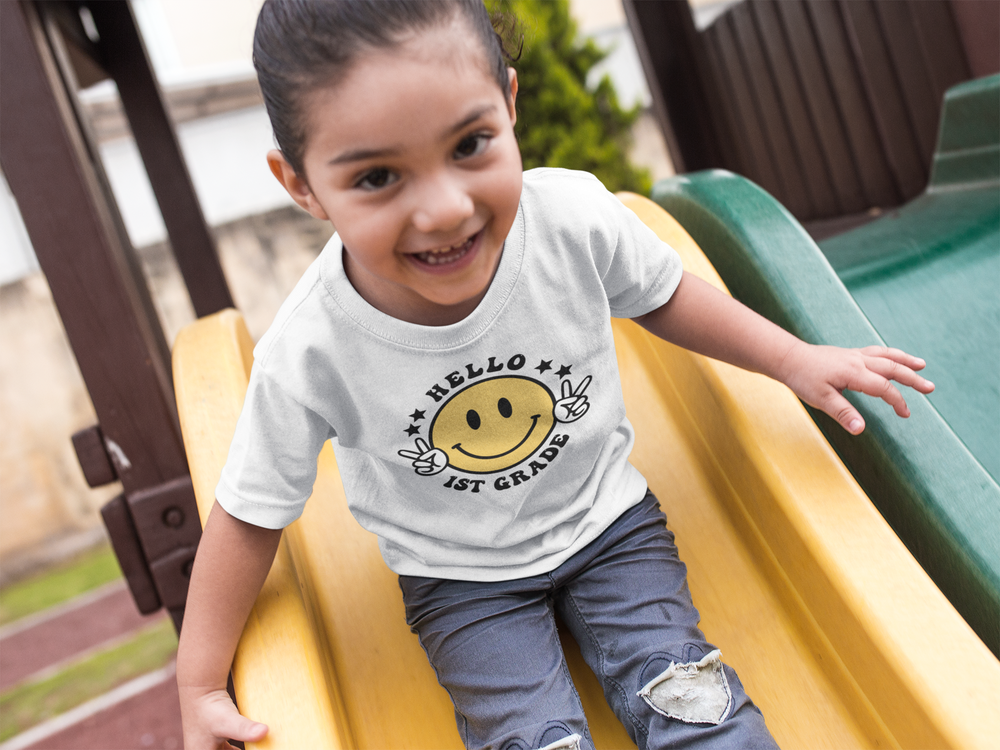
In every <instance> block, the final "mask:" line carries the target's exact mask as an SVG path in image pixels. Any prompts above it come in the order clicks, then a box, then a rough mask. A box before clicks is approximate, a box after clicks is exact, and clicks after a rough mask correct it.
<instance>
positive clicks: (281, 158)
mask: <svg viewBox="0 0 1000 750" xmlns="http://www.w3.org/2000/svg"><path fill="white" fill-rule="evenodd" d="M267 166H269V167H270V168H271V174H273V175H274V176H275V178H276V179H277V180H278V182H280V183H281V186H282V187H283V188H285V190H287V191H288V194H289V195H290V196H292V200H293V201H295V202H296V203H297V204H299V206H301V207H302V208H304V209H305V210H306V211H308V212H309V213H310V214H312V215H313V216H315V217H316V218H317V219H322V220H324V221H329V220H330V217H329V216H327V215H326V211H324V210H323V207H322V206H321V205H320V204H319V201H317V200H316V197H315V196H314V195H313V194H312V190H310V189H309V184H308V183H307V182H306V181H305V180H303V179H302V178H301V177H299V176H298V174H296V173H295V170H294V169H292V165H291V164H289V163H288V162H287V161H286V160H285V155H284V154H282V153H281V152H280V151H278V150H277V149H271V150H270V151H268V152H267Z"/></svg>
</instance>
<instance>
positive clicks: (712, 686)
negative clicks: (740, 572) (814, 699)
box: [400, 493, 777, 750]
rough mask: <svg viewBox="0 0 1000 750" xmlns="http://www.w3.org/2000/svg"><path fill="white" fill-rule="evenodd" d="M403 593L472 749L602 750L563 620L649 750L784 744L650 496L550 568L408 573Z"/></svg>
mask: <svg viewBox="0 0 1000 750" xmlns="http://www.w3.org/2000/svg"><path fill="white" fill-rule="evenodd" d="M400 587H401V588H402V590H403V600H404V602H405V604H406V619H407V623H408V624H409V625H410V627H411V628H412V629H413V631H414V632H415V633H416V634H417V635H418V636H419V637H420V643H421V645H422V646H423V648H424V650H425V651H426V652H427V656H428V658H429V659H430V662H431V664H432V665H433V667H434V669H435V670H436V672H437V676H438V680H439V681H440V683H441V685H443V686H444V688H445V689H446V690H447V691H448V693H449V694H450V695H451V699H452V701H453V702H454V704H455V716H456V719H457V721H458V728H459V732H460V733H461V735H462V740H463V742H464V743H465V745H466V747H468V748H491V749H492V750H534V749H537V748H547V747H551V748H553V749H554V748H577V747H580V748H593V746H594V743H593V740H592V738H591V736H590V732H589V730H588V728H587V720H586V718H585V717H584V714H583V707H582V706H581V704H580V698H579V695H578V694H577V692H576V688H575V687H574V686H573V681H572V679H571V678H570V675H569V670H568V668H567V666H566V660H565V657H564V656H563V652H562V647H561V646H560V643H559V638H558V636H557V634H556V622H555V615H556V614H558V615H559V617H560V619H561V620H562V621H563V623H564V624H565V626H566V628H567V629H568V630H569V631H570V632H571V633H572V634H573V637H574V638H575V639H576V642H577V643H578V644H579V646H580V650H581V651H582V653H583V657H584V659H585V660H586V662H587V664H588V665H589V666H590V668H591V669H592V670H593V671H594V673H595V674H596V675H597V677H598V679H599V680H600V681H601V684H602V686H603V688H604V695H605V697H606V698H607V701H608V703H609V704H610V705H611V708H612V709H613V710H614V712H615V714H617V716H618V718H619V719H620V720H621V722H622V724H624V726H625V728H626V730H627V731H628V733H629V735H630V736H631V737H632V740H633V741H634V742H635V743H636V745H638V747H639V748H640V750H646V749H647V748H649V749H650V750H653V749H654V748H655V749H659V748H695V747H704V748H776V747H777V745H776V744H775V742H774V740H773V739H772V737H771V734H770V732H768V730H767V727H766V726H765V725H764V718H763V716H762V715H761V713H760V710H759V709H758V708H757V707H756V706H755V705H754V704H753V703H752V702H751V700H750V698H749V697H747V695H746V693H745V692H744V690H743V686H742V685H741V684H740V681H739V678H738V677H737V676H736V673H735V672H734V671H733V670H732V669H731V668H730V667H728V666H726V665H724V664H722V662H721V661H719V660H718V652H717V651H716V649H715V647H714V646H712V645H711V644H709V643H707V642H706V641H705V636H704V635H703V634H702V633H701V631H700V630H699V629H698V620H699V615H698V610H696V609H695V608H694V605H693V604H692V602H691V594H690V592H689V591H688V587H687V568H686V567H685V565H684V563H682V562H681V561H680V559H679V558H678V556H677V547H676V546H675V545H674V536H673V534H672V533H671V532H670V531H668V530H667V528H666V517H665V516H664V514H663V513H662V512H661V511H660V507H659V503H657V501H656V498H655V497H654V496H653V495H652V493H647V494H646V496H645V497H644V498H643V500H642V501H641V502H640V503H639V504H638V505H635V506H634V507H632V508H630V509H629V510H628V511H626V512H625V513H624V514H622V516H621V517H620V518H619V519H618V520H617V521H615V523H614V524H612V525H611V527H610V528H608V530H607V531H605V532H604V533H603V534H602V535H601V536H600V537H598V538H597V539H596V540H595V541H594V542H592V543H591V544H590V545H589V546H587V547H585V548H584V549H583V550H581V551H580V552H579V553H577V554H576V555H574V556H573V557H572V558H570V559H569V560H568V561H566V562H565V563H563V564H562V565H561V566H559V567H558V568H556V569H555V570H553V571H552V572H551V573H546V574H543V575H537V576H532V577H530V578H522V579H517V580H512V581H500V582H496V583H478V582H474V581H453V580H444V579H434V578H417V577H411V576H401V577H400ZM640 692H641V693H643V695H640Z"/></svg>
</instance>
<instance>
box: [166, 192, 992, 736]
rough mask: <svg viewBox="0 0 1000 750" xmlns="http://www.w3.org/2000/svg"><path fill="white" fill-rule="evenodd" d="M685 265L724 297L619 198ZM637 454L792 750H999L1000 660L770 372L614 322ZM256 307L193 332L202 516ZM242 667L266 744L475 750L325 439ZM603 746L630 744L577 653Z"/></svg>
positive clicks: (678, 241)
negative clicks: (353, 511)
mask: <svg viewBox="0 0 1000 750" xmlns="http://www.w3.org/2000/svg"><path fill="white" fill-rule="evenodd" d="M621 198H622V200H623V201H624V202H625V204H626V205H628V206H629V207H630V208H632V209H633V210H634V211H635V212H636V213H637V214H638V215H639V216H640V217H641V218H642V219H643V221H645V222H646V223H647V224H648V225H649V226H650V227H652V228H653V230H654V231H656V232H657V233H658V234H659V235H660V236H661V237H662V238H663V239H665V240H666V241H667V242H669V243H671V244H672V245H673V246H674V247H675V248H677V250H678V251H679V252H680V253H681V256H682V257H683V260H684V266H685V268H686V269H687V270H688V271H690V272H692V273H694V274H696V275H698V276H701V277H702V278H704V279H706V280H708V281H710V282H711V283H713V284H715V285H716V286H717V287H719V288H724V287H723V284H722V282H721V281H720V279H719V278H718V276H717V275H716V273H715V271H714V269H713V268H712V266H711V265H710V264H709V263H708V261H707V260H706V259H705V258H704V256H703V255H702V253H701V251H700V250H699V249H698V247H697V246H696V245H695V244H694V242H693V241H692V240H691V238H690V237H689V236H688V235H687V234H686V233H685V232H684V230H683V229H682V228H681V227H680V225H678V224H677V223H676V222H675V221H674V220H673V219H672V218H671V217H670V216H669V215H668V214H666V213H665V212H664V211H663V210H662V209H660V208H659V207H658V206H656V205H655V204H653V203H652V202H651V201H648V200H646V199H645V198H640V197H638V196H635V195H622V196H621ZM615 341H616V346H617V350H618V360H619V366H620V369H621V376H622V385H623V389H624V392H625V402H626V405H627V408H628V414H629V418H630V420H631V421H632V423H633V425H634V426H635V429H636V432H637V438H636V446H635V450H634V452H633V456H632V460H633V462H634V463H635V465H636V466H637V467H638V468H639V469H640V470H641V471H642V473H643V474H644V475H645V476H646V478H647V479H648V480H649V484H650V487H651V488H652V489H653V491H654V492H656V494H657V496H658V497H659V499H660V502H661V504H662V506H663V509H664V511H665V512H666V514H667V518H668V524H669V525H670V526H671V528H672V529H673V530H674V531H675V532H676V534H677V543H678V547H679V549H680V554H681V557H682V559H683V560H684V561H685V562H686V563H687V566H688V572H689V582H690V586H691V591H692V593H693V596H694V602H695V605H696V606H697V607H698V609H699V610H700V612H701V615H702V627H703V629H704V631H705V633H706V635H707V637H708V639H709V640H710V641H711V642H713V643H715V644H716V645H718V646H719V647H720V648H721V649H722V652H723V655H724V657H725V659H726V661H727V662H728V663H729V664H731V665H732V666H733V667H735V669H736V670H737V671H738V672H739V674H740V677H741V678H742V680H743V682H744V683H745V685H746V688H747V692H748V693H749V694H750V695H751V696H752V697H753V699H754V701H755V702H756V703H757V704H758V705H759V706H760V708H761V709H762V710H763V712H764V716H765V717H766V719H767V723H768V726H769V727H770V729H771V731H772V732H773V734H774V736H775V737H776V739H777V740H778V743H779V744H780V745H781V746H782V747H784V748H786V749H792V748H808V749H809V750H816V749H818V748H837V749H838V750H842V749H844V748H862V747H863V748H876V747H878V748H886V747H902V748H960V749H961V750H969V749H971V748H984V749H985V748H996V747H997V742H998V740H997V738H1000V711H998V710H997V697H998V696H1000V663H998V662H997V660H996V659H995V658H994V657H993V655H992V654H991V653H990V652H989V651H988V650H987V648H986V647H985V646H984V645H983V644H982V642H981V641H980V640H979V639H978V638H977V637H976V635H975V634H974V633H973V632H972V630H971V629H970V628H969V627H968V626H967V625H966V623H965V621H964V620H963V619H962V618H961V617H960V616H959V615H958V614H957V613H956V612H955V610H954V609H953V608H952V606H951V605H950V604H949V603H948V601H947V600H946V599H945V598H944V596H942V594H941V593H940V592H939V591H938V590H937V588H936V587H935V586H934V584H933V583H932V582H931V581H930V579H929V578H928V577H927V576H926V575H925V574H924V572H923V570H922V569H921V568H920V567H919V566H918V565H917V564H916V562H914V560H913V558H912V557H911V556H910V554H909V553H908V552H907V551H906V549H905V548H904V547H903V545H902V544H901V543H900V542H899V540H898V539H897V538H896V536H895V535H894V534H893V532H892V531H891V530H890V529H889V527H888V526H887V525H886V523H885V522H884V521H883V520H882V518H881V516H880V515H879V514H878V512H877V511H876V510H875V509H874V508H873V507H872V505H871V503H870V502H869V500H868V498H867V497H866V496H865V495H864V493H863V492H862V491H861V490H860V489H859V487H858V486H857V484H856V483H855V482H854V480H853V478H852V477H851V475H850V474H849V473H848V472H847V470H846V469H845V468H844V467H843V465H842V464H841V463H840V460H839V459H838V458H837V456H836V454H834V452H833V451H832V450H831V449H830V447H829V446H828V444H827V443H826V442H825V440H824V439H823V437H822V436H821V434H820V432H819V430H818V429H817V428H816V427H815V426H814V424H813V422H812V420H811V419H810V418H809V417H808V415H807V414H806V412H805V410H804V409H803V408H802V406H801V405H800V404H799V402H798V401H797V399H796V398H795V397H794V396H793V395H792V393H791V392H790V391H788V390H787V389H786V388H785V387H784V386H782V385H780V384H778V383H776V382H774V381H771V380H768V379H767V378H765V377H763V376H760V375H755V374H751V373H747V372H744V371H742V370H738V369H736V368H733V367H730V366H728V365H725V364H721V363H719V362H715V361H712V360H708V359H705V358H703V357H700V356H697V355H693V354H690V353H688V352H686V351H684V350H681V349H678V348H676V347H673V346H671V345H669V344H666V343H664V342H662V341H659V340H657V339H655V338H653V337H651V336H650V335H649V334H647V333H646V332H645V331H643V330H642V329H640V328H639V327H638V326H636V325H635V324H634V323H631V322H629V321H616V322H615ZM251 349H252V342H251V340H250V338H249V335H248V334H247V332H246V328H245V327H244V325H243V321H242V318H241V317H240V315H239V313H237V312H235V311H232V310H227V311H224V312H221V313H218V314H216V315H213V316H211V317H208V318H203V319H201V320H199V321H197V322H196V323H194V324H192V325H191V326H189V327H188V328H186V329H185V330H184V331H182V332H181V334H180V335H179V336H178V338H177V343H176V345H175V348H174V382H175V386H176V392H177V403H178V409H179V411H180V418H181V426H182V429H183V433H184V442H185V445H186V446H187V453H188V460H189V462H190V465H191V476H192V478H193V480H194V487H195V492H196V494H197V497H198V504H199V508H200V509H201V513H202V517H203V519H204V517H205V515H206V514H207V512H208V510H209V508H210V507H211V506H212V503H213V500H214V491H215V485H216V482H217V481H218V478H219V474H220V473H221V470H222V466H223V463H224V462H225V459H226V454H227V452H228V448H229V442H230V440H231V438H232V434H233V430H234V429H235V425H236V419H237V416H238V415H239V411H240V408H241V406H242V403H243V396H244V392H245V390H246V385H247V376H248V373H249V370H250V365H251V361H252V353H251ZM314 495H315V498H314V499H313V501H312V502H310V503H309V504H308V505H307V507H306V511H305V513H304V515H303V516H302V518H300V519H299V520H298V521H296V522H295V523H294V524H292V525H291V526H290V527H288V529H287V530H286V532H285V534H284V537H283V539H282V542H281V546H280V547H279V550H278V556H277V559H276V560H275V563H274V567H273V569H272V570H271V574H270V576H269V578H268V579H267V583H266V584H265V587H264V590H263V591H262V592H261V594H260V597H259V598H258V599H257V603H256V605H255V607H254V609H253V612H252V614H251V616H250V619H249V621H248V623H247V626H246V629H245V631H244V633H243V638H242V640H241V641H240V646H239V650H238V651H237V654H236V659H235V661H234V663H233V680H234V683H235V686H236V694H237V700H238V703H239V706H240V709H241V710H242V711H243V712H244V713H245V714H246V715H248V716H251V717H252V718H254V719H256V720H259V721H263V722H265V723H267V724H269V725H270V727H271V733H270V735H269V736H268V737H267V739H266V740H265V741H263V742H261V743H258V744H257V745H256V746H255V747H259V748H283V749H286V748H287V750H299V749H300V748H307V747H308V748H330V749H331V750H332V749H333V748H371V749H373V750H392V749H402V748H426V749H428V750H430V749H438V748H461V742H460V740H459V737H458V733H457V731H456V729H455V721H454V715H453V712H452V708H451V704H450V702H449V699H448V696H447V694H446V693H445V691H444V690H443V689H442V688H441V687H440V686H439V685H438V684H437V680H436V679H435V676H434V672H433V670H432V669H431V667H430V666H429V665H428V663H427V659H426V657H425V656H424V653H423V651H422V650H421V648H420V645H419V644H418V642H417V639H416V636H414V635H412V634H411V633H410V631H409V629H408V628H407V626H406V624H405V622H404V618H403V603H402V597H401V595H400V591H399V587H398V585H397V583H396V578H395V576H394V575H393V574H392V573H391V572H390V571H389V570H388V568H386V566H385V564H384V563H383V561H382V559H381V556H380V555H379V552H378V548H377V544H376V540H375V537H374V536H372V535H371V534H369V533H368V532H366V531H364V530H362V529H361V528H360V527H359V526H358V524H357V522H355V521H354V519H353V518H352V517H351V516H350V513H349V512H348V510H347V506H346V502H345V501H344V498H343V489H342V487H341V482H340V479H339V476H338V473H337V466H336V463H335V461H334V458H333V451H332V449H331V448H330V446H329V445H327V446H326V447H325V448H324V449H323V452H322V454H321V456H320V459H319V475H318V478H317V480H316V486H315V489H314ZM565 647H566V651H567V655H568V658H569V661H570V666H571V670H572V672H573V675H574V678H575V680H576V682H577V685H578V687H579V689H580V694H581V697H582V698H583V703H584V707H585V709H586V711H587V715H588V717H589V718H590V722H591V731H592V733H593V735H594V740H595V742H596V744H597V746H598V748H626V747H633V745H632V743H631V742H630V741H629V739H628V736H627V735H626V734H625V731H624V729H623V728H622V727H621V725H620V724H619V723H618V721H617V719H615V717H614V715H613V714H612V713H611V711H610V709H608V707H607V706H606V704H605V703H604V698H603V695H602V694H601V689H600V686H599V685H598V683H597V681H596V679H595V678H594V677H593V675H592V674H591V673H590V672H589V670H588V669H587V667H586V666H585V665H584V664H583V662H582V660H581V659H580V658H579V653H578V651H577V649H576V646H575V644H573V643H572V641H571V640H570V639H568V638H567V639H566V640H565Z"/></svg>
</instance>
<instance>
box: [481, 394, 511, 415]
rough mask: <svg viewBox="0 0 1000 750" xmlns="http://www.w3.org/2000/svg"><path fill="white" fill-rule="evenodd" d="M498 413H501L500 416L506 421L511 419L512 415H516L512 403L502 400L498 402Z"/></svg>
mask: <svg viewBox="0 0 1000 750" xmlns="http://www.w3.org/2000/svg"><path fill="white" fill-rule="evenodd" d="M497 411H498V412H500V416H501V417H503V418H504V419H510V415H511V414H513V413H514V407H512V406H511V405H510V401H508V400H507V399H505V398H502V399H500V400H499V401H497ZM477 417H478V415H477Z"/></svg>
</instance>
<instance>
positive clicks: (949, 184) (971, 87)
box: [652, 76, 1000, 655]
mask: <svg viewBox="0 0 1000 750" xmlns="http://www.w3.org/2000/svg"><path fill="white" fill-rule="evenodd" d="M652 197H653V199H654V200H655V201H656V202H658V203H659V204H660V205H662V206H663V207H664V208H665V209H666V210H667V211H669V212H670V213H671V214H672V215H673V216H674V217H675V218H676V219H677V220H678V221H680V223H681V224H682V225H683V226H684V228H685V229H687V231H688V232H689V233H690V234H691V235H692V237H693V238H694V239H695V241H696V242H697V243H698V244H699V245H700V246H701V248H702V249H703V250H704V252H705V254H706V255H707V256H708V257H709V259H710V260H711V261H712V263H713V264H714V265H715V267H716V269H717V270H718V272H719V274H720V275H721V276H722V278H723V280H724V281H725V283H726V284H727V286H728V287H729V289H730V291H731V292H732V293H733V295H734V296H735V297H736V298H738V299H740V300H742V301H743V302H744V303H745V304H747V305H749V306H750V307H752V308H753V309H755V310H757V311H758V312H760V313H761V314H763V315H765V316H767V317H768V318H770V319H771V320H773V321H775V322H776V323H779V324H780V325H782V326H784V327H785V328H788V329H789V330H791V331H793V332H794V333H796V334H797V335H798V336H800V337H802V338H803V339H805V340H807V341H811V342H813V343H824V344H836V345H839V346H867V345H869V344H882V343H885V344H887V345H889V346H895V347H899V348H901V349H905V350H907V351H909V352H911V353H913V354H917V355H918V356H921V357H923V358H924V359H926V360H927V363H928V364H927V369H926V371H925V374H926V376H927V377H928V378H930V379H931V380H932V381H934V383H935V384H936V386H937V388H936V390H935V392H934V393H933V394H931V395H930V396H928V397H924V396H921V395H919V394H916V393H912V392H910V393H907V394H906V398H907V403H908V404H909V405H910V408H911V412H912V416H911V417H910V419H908V420H900V419H898V418H897V417H896V416H895V415H894V414H893V412H892V410H891V409H890V408H888V407H887V406H885V405H884V404H881V403H880V402H876V401H874V400H873V399H867V398H864V397H857V396H851V398H852V401H853V403H854V404H855V405H857V406H858V407H859V409H860V410H861V411H862V413H863V414H864V417H865V420H866V422H867V424H868V428H867V429H866V430H865V432H864V433H863V434H862V435H861V436H859V437H852V436H850V435H849V434H847V433H846V432H845V431H843V430H841V429H840V428H839V427H838V426H837V425H836V424H835V423H834V422H833V421H832V420H830V419H829V418H827V417H826V416H825V415H821V414H818V413H815V412H813V418H814V419H815V420H816V422H817V424H819V426H820V428H821V429H822V430H823V432H824V434H825V435H826V437H827V439H828V440H829V441H830V443H831V445H833V447H834V448H835V449H836V451H837V452H838V454H839V455H840V457H841V459H842V460H843V461H844V463H845V464H846V465H847V466H848V468H849V469H850V470H851V472H852V473H853V474H854V476H855V477H856V478H857V480H858V482H859V483H860V484H861V486H862V487H863V488H864V490H865V491H866V493H867V494H868V496H869V497H870V498H871V499H872V501H873V502H874V503H875V505H876V506H877V507H878V509H879V511H880V512H881V513H882V515H883V516H884V517H885V519H886V520H887V521H888V522H889V523H890V524H891V525H892V527H893V529H895V531H896V533H897V534H898V535H899V537H900V538H901V539H902V540H903V542H904V543H905V544H906V545H907V547H909V549H910V551H911V552H912V553H913V555H914V557H916V559H917V560H918V561H919V562H920V563H921V565H923V567H924V569H925V570H926V571H927V572H928V574H929V575H930V576H931V578H932V579H933V580H934V581H935V582H936V583H937V585H938V586H939V587H940V588H941V590H942V591H943V592H944V594H945V595H946V596H947V597H948V598H949V599H950V600H951V602H952V603H953V604H954V605H955V608H956V609H958V610H959V612H961V613H962V615H963V616H964V617H965V618H966V620H967V622H968V623H969V624H970V625H971V626H972V627H973V628H974V629H975V630H976V632H977V633H978V634H979V636H980V637H981V638H982V639H983V641H984V642H985V643H986V644H987V645H988V646H989V647H990V649H991V650H992V651H993V653H994V654H997V655H1000V487H998V485H997V479H998V478H1000V76H991V77H988V78H984V79H980V80H977V81H970V82H968V83H964V84H961V85H959V86H956V87H954V88H952V89H951V90H949V91H948V93H947V94H946V96H945V101H944V109H943V113H942V119H941V129H940V134H939V139H938V146H937V151H936V153H935V155H934V164H933V169H932V173H931V180H930V184H929V185H928V187H927V190H926V191H925V192H924V193H923V194H922V195H921V196H919V197H918V198H916V199H914V200H913V201H911V202H910V203H908V204H907V205H905V206H903V207H901V208H899V209H896V210H893V211H890V212H887V213H886V214H885V215H884V216H882V217H881V218H880V219H878V220H877V221H874V222H872V223H870V224H867V225H865V226H862V227H860V228H858V229H855V230H853V231H850V232H847V233H845V234H842V235H838V236H836V237H833V238H830V239H828V240H825V241H823V242H822V243H821V245H820V246H817V245H816V244H815V243H814V242H813V241H812V239H811V238H810V237H809V235H808V234H807V233H806V231H805V230H804V229H803V228H802V226H801V225H800V224H799V223H798V222H797V221H796V220H795V219H794V218H793V217H792V216H791V214H789V213H788V212H787V211H786V210H785V209H784V208H783V207H782V206H781V205H780V204H779V203H778V202H777V201H775V200H774V199H773V198H772V197H771V196H770V195H769V194H768V193H766V192H765V191H764V190H762V189H761V188H759V187H757V186H756V185H754V184H753V183H751V182H749V181H747V180H745V179H743V178H742V177H738V176H737V175H734V174H731V173H729V172H722V171H709V172H701V173H697V174H692V175H685V176H681V177H675V178H671V179H669V180H664V181H662V182H660V183H658V184H657V185H656V186H655V187H654V188H653V196H652Z"/></svg>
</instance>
